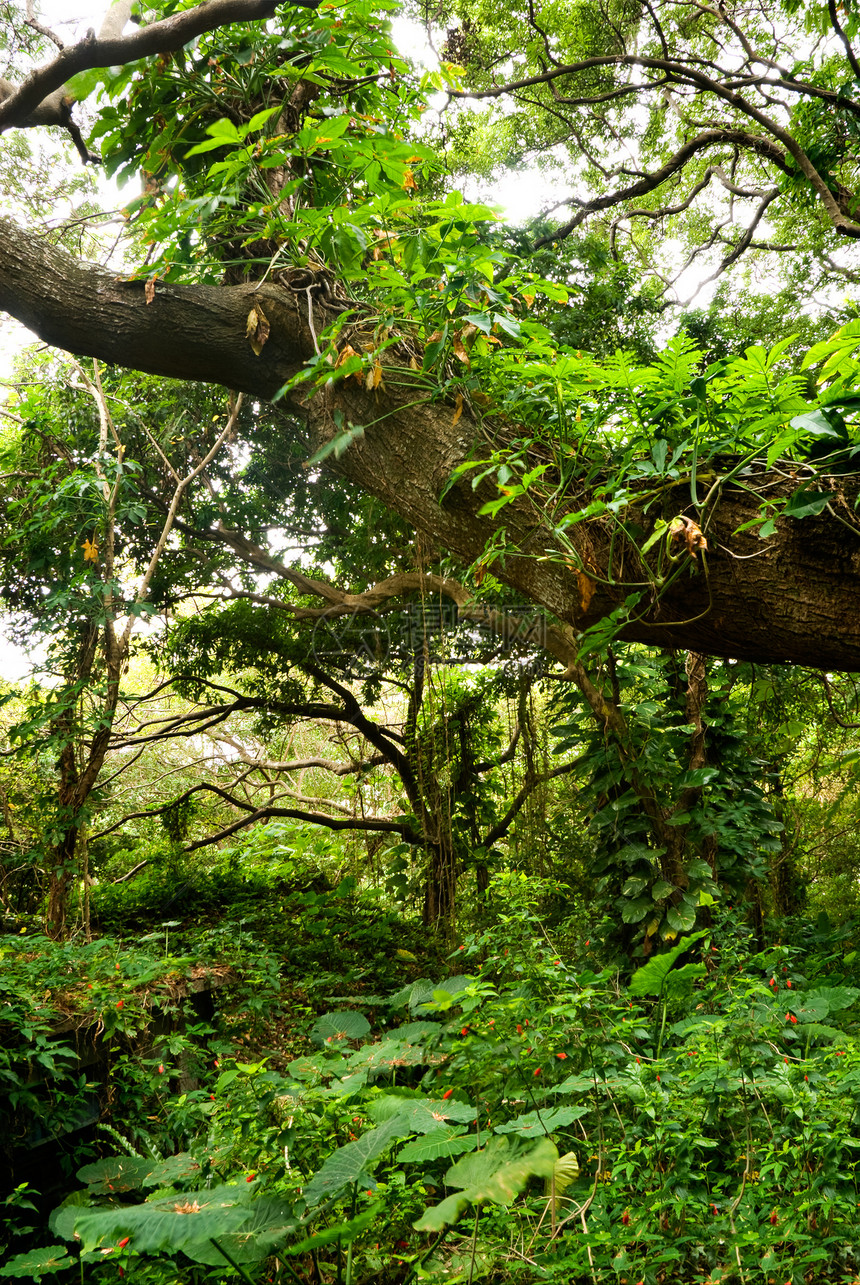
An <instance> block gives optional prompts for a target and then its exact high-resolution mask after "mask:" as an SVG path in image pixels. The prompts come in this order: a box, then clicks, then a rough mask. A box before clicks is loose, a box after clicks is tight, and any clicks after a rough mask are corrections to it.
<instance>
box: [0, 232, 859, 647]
mask: <svg viewBox="0 0 860 1285" xmlns="http://www.w3.org/2000/svg"><path fill="white" fill-rule="evenodd" d="M255 302H259V303H261V305H262V307H263V308H264V309H265V311H266V315H267V317H268V318H269V321H270V325H271V330H270V334H269V338H268V341H267V342H266V344H265V345H264V347H263V349H262V351H261V352H260V354H259V355H256V354H255V353H254V352H253V350H252V349H251V346H250V343H249V342H248V340H247V338H246V321H247V316H248V312H249V310H250V308H251V306H252V304H253V303H255ZM0 308H4V309H6V310H7V311H9V312H10V313H11V314H12V315H13V316H15V317H17V318H18V320H20V321H22V322H24V323H25V324H26V325H28V326H29V327H30V328H31V329H32V330H34V331H35V332H36V333H37V334H38V335H39V336H40V338H42V339H43V340H45V341H46V342H49V343H53V344H56V345H57V346H58V347H61V348H65V349H67V350H69V351H71V352H74V353H77V354H78V355H83V354H87V355H91V356H96V357H99V358H101V359H102V360H104V361H106V362H112V363H115V364H118V365H124V366H130V367H132V368H134V369H138V370H144V371H149V372H151V373H154V374H159V375H167V376H173V377H175V378H179V379H185V380H201V381H207V382H213V383H222V384H226V385H227V386H228V387H231V388H234V389H238V390H244V391H246V392H249V393H251V394H252V395H255V396H258V397H264V398H266V397H268V398H271V397H273V396H274V395H275V394H276V393H277V392H278V391H279V389H280V388H281V387H282V386H283V384H284V382H285V381H286V380H287V379H288V378H289V377H290V376H291V375H293V374H295V373H296V372H297V371H298V370H300V369H301V368H302V367H303V364H304V362H305V361H306V360H307V359H309V358H310V357H311V356H313V355H314V344H313V337H312V335H311V332H310V329H309V326H308V318H307V308H306V306H304V300H302V302H301V303H299V302H298V301H297V300H296V297H295V296H294V295H293V294H292V293H291V292H289V291H287V290H285V289H283V288H282V287H280V286H277V285H274V284H272V283H266V284H265V285H263V286H260V287H258V288H257V289H256V290H255V289H254V287H253V286H250V285H248V286H234V287H226V286H225V287H214V286H173V285H170V286H161V285H159V286H157V287H156V290H155V294H154V297H153V299H152V302H151V303H147V302H146V297H145V294H144V288H143V284H142V283H138V282H128V281H121V280H117V279H116V278H115V277H114V276H112V275H111V274H110V273H107V272H105V271H103V270H102V269H99V268H97V267H94V266H92V265H88V264H84V263H79V262H77V261H75V260H73V259H72V258H70V256H68V255H67V254H65V252H63V251H62V250H59V249H56V248H54V247H52V246H50V245H48V244H47V243H46V242H44V241H42V240H40V239H39V238H38V237H36V236H34V235H33V234H28V233H25V232H23V231H21V230H20V229H18V228H17V227H16V226H15V225H14V224H13V223H12V222H11V221H10V220H8V219H2V218H0ZM386 360H387V362H388V365H387V366H386V368H385V369H386V377H385V379H384V380H383V383H382V384H381V385H380V386H379V387H378V388H377V389H376V390H372V391H367V389H366V387H365V383H364V381H361V382H359V381H356V380H354V379H350V380H343V381H340V382H339V383H337V384H333V385H329V386H328V387H327V389H326V390H325V391H324V392H320V393H318V394H317V395H316V396H315V397H313V398H310V399H308V398H304V399H302V398H300V397H299V396H297V395H296V396H292V398H291V400H290V410H291V412H292V413H294V414H296V415H299V416H301V417H302V418H303V419H304V421H305V425H306V431H307V435H308V439H309V441H310V443H311V446H312V449H313V448H314V447H316V446H321V445H323V444H324V443H326V442H328V441H330V440H331V438H332V436H333V434H334V432H335V428H334V419H333V416H334V412H335V411H339V412H340V413H341V414H342V415H343V417H344V421H345V422H348V423H352V424H361V425H363V426H364V436H363V438H361V439H360V440H356V441H355V442H354V443H353V444H352V445H351V446H350V448H349V449H348V450H347V451H345V452H344V453H343V455H341V457H340V459H335V458H334V457H333V456H329V458H328V459H327V461H326V467H330V468H331V469H332V470H334V471H335V472H336V473H338V474H339V475H340V476H341V477H342V478H343V480H344V481H345V483H346V484H347V485H349V486H355V487H360V488H362V489H364V490H366V491H368V492H370V493H371V494H373V495H375V496H377V497H378V498H379V499H380V500H381V501H382V502H383V503H385V504H387V505H388V506H389V507H390V508H391V509H392V510H394V511H395V512H397V513H398V514H399V515H400V516H401V517H402V518H403V519H404V520H405V521H406V522H408V523H410V524H411V525H412V526H414V527H416V528H417V529H418V530H420V531H422V532H423V533H424V534H425V535H426V536H427V537H428V538H429V539H430V540H431V541H432V542H434V543H435V544H438V545H441V546H442V547H444V548H447V549H449V550H450V551H451V553H452V554H454V555H455V556H457V557H458V558H460V559H461V560H462V561H464V562H465V563H466V564H469V563H471V562H474V561H475V560H476V559H478V558H481V557H482V556H483V554H484V552H485V549H486V547H487V544H488V542H489V541H490V540H492V539H493V537H494V535H495V533H496V531H497V525H498V524H497V521H495V520H494V519H492V518H490V517H487V516H485V515H482V514H481V513H480V509H481V507H482V506H483V504H484V503H485V502H486V500H487V499H488V498H492V497H493V496H494V495H495V492H494V491H488V490H486V489H484V488H483V487H479V488H478V489H477V491H473V490H472V487H471V485H470V483H469V482H468V481H464V482H462V483H460V484H458V485H456V486H454V487H450V488H448V489H447V491H446V488H447V487H448V483H449V481H450V478H451V475H452V472H453V470H454V469H455V468H456V467H457V465H459V464H461V463H462V462H463V461H464V460H466V459H470V458H472V457H473V456H474V453H475V442H476V440H478V439H480V438H481V435H482V432H483V430H482V429H481V426H480V425H479V424H478V423H477V422H476V421H475V420H473V419H470V417H469V415H468V413H464V414H463V415H462V416H461V417H460V418H459V420H458V419H457V417H456V415H455V413H454V409H453V407H452V406H451V405H446V404H445V403H444V402H443V401H433V400H431V399H430V398H429V397H427V395H426V394H425V393H424V392H422V390H421V389H420V388H416V387H415V386H414V383H412V384H411V385H410V380H412V379H413V376H412V373H411V371H410V369H409V366H408V362H407V361H406V359H399V358H397V357H396V356H394V355H392V354H389V355H388V356H387V358H386ZM511 431H515V429H513V430H511ZM480 449H483V447H482V448H480ZM823 481H824V485H825V486H830V483H829V482H828V481H827V480H826V479H824V480H823ZM765 482H767V483H768V484H772V485H773V488H774V489H773V490H772V491H769V492H768V494H769V496H778V495H780V494H782V495H787V494H790V493H792V491H793V490H795V489H796V487H797V484H798V483H797V480H792V479H787V478H783V479H780V478H779V477H778V476H777V475H765V474H764V472H763V473H762V477H761V484H764V483H765ZM832 489H834V490H837V489H838V491H839V496H840V498H839V500H838V501H834V506H835V505H837V504H838V506H839V509H840V511H841V512H842V513H843V514H845V515H848V517H847V519H846V520H848V523H849V528H850V527H851V515H852V514H853V512H854V509H853V505H854V501H855V499H856V498H857V494H858V489H860V488H858V482H857V479H856V478H853V477H846V478H840V479H839V480H838V487H837V486H836V485H834V486H833V487H832ZM443 491H446V494H445V498H444V500H443V501H442V502H441V503H440V500H439V497H440V495H442V493H443ZM718 495H719V501H718V503H717V505H716V508H713V506H712V508H713V512H712V515H711V521H710V525H709V529H708V540H709V543H710V544H711V547H712V550H713V552H712V554H711V555H710V556H709V559H708V565H707V569H705V568H703V567H701V566H699V565H698V564H697V565H693V564H692V562H691V563H690V565H689V566H688V567H686V568H685V569H683V573H682V574H680V575H678V576H676V577H675V578H674V580H673V582H672V585H671V586H670V587H669V588H667V589H665V590H664V592H663V593H662V595H661V596H660V597H659V598H655V599H654V600H653V601H652V602H651V603H650V604H649V603H645V604H643V606H642V607H641V608H640V612H641V614H640V615H639V616H638V617H637V619H636V620H634V621H630V622H628V624H627V625H626V626H625V627H624V630H623V634H622V636H623V637H625V638H628V639H630V640H636V641H644V642H648V643H650V644H652V645H654V646H669V647H680V648H685V649H690V650H694V651H700V652H704V653H708V654H712V655H720V656H735V657H740V658H749V659H757V660H762V661H765V660H767V661H784V660H790V661H795V662H797V663H801V664H807V665H812V666H816V667H823V668H832V669H848V670H860V613H858V612H857V611H856V610H855V601H856V584H857V580H858V577H860V533H855V531H854V530H853V528H851V529H848V530H846V526H845V525H844V524H842V523H840V522H839V521H838V520H837V519H836V517H835V516H831V514H830V513H829V512H828V511H825V512H824V513H822V514H821V516H819V517H815V518H807V519H805V520H804V521H802V522H798V521H795V520H792V519H784V520H782V521H781V522H780V524H779V528H778V532H777V535H776V537H775V538H774V539H772V540H771V541H769V542H766V543H762V542H760V541H759V540H758V539H757V537H756V536H755V535H754V534H752V533H750V532H749V531H744V532H742V533H741V534H736V532H737V531H738V528H740V527H741V526H742V525H743V524H744V523H746V522H748V521H750V519H752V518H753V517H754V516H755V515H756V512H757V509H758V498H757V496H756V495H755V493H754V491H753V490H752V489H750V484H749V479H746V484H745V487H744V488H743V489H742V488H735V487H733V486H732V485H724V486H723V487H722V489H720V490H719V492H718ZM667 502H671V503H674V504H676V505H677V506H678V508H679V509H683V507H684V505H687V504H688V503H689V487H688V486H685V487H684V488H683V490H681V489H679V491H678V493H677V499H676V500H673V499H672V497H671V496H669V495H667ZM630 516H631V518H632V519H633V520H634V521H636V522H638V523H639V524H640V525H641V526H642V527H643V528H644V529H646V530H647V529H649V523H650V522H651V521H653V516H652V517H648V516H647V515H645V514H642V513H637V512H636V508H635V504H634V505H633V506H632V509H631V515H630ZM505 523H506V528H507V535H508V540H509V542H510V545H511V546H512V547H513V548H515V549H517V550H518V556H515V557H507V558H506V559H505V560H504V561H498V562H496V563H494V564H493V574H494V575H497V576H498V577H499V578H500V579H502V580H504V581H505V582H506V583H508V584H509V585H510V586H511V587H512V588H513V589H514V591H515V593H516V595H517V597H518V598H519V601H520V602H524V603H535V604H538V605H540V606H542V607H544V608H546V609H547V611H549V612H550V613H551V615H552V616H554V617H556V618H557V620H558V621H560V622H561V625H560V628H561V629H562V638H561V639H560V642H565V643H566V644H567V647H568V651H570V649H572V648H573V647H575V645H576V634H577V633H578V632H579V631H581V630H582V629H583V628H585V627H587V626H588V625H590V624H593V623H595V622H596V621H597V620H598V619H600V618H601V617H603V616H604V615H605V614H606V613H607V612H609V611H611V610H613V609H614V608H615V607H617V606H618V605H619V604H620V603H621V602H623V600H624V597H625V596H626V593H627V592H628V590H627V589H625V586H624V584H623V582H618V580H617V577H616V573H615V571H614V570H612V569H610V568H609V566H608V564H609V555H610V545H612V546H613V547H614V550H615V553H614V557H615V563H614V564H613V565H614V566H615V567H617V566H618V565H619V564H618V557H619V555H620V554H622V553H623V557H624V558H625V559H626V560H627V561H628V562H629V563H630V564H631V565H636V562H637V559H638V557H639V554H638V551H637V549H636V547H635V545H630V544H628V543H627V542H626V541H624V540H623V539H622V538H621V537H620V536H619V535H617V534H616V536H615V537H614V539H613V537H612V533H611V531H610V530H609V529H608V528H607V527H606V526H605V525H603V524H601V523H600V522H582V523H579V524H577V525H576V526H574V527H572V528H570V532H571V535H570V538H571V541H572V543H573V545H574V547H575V548H576V550H577V556H578V557H579V559H580V564H579V566H577V565H576V562H575V559H572V558H571V557H563V556H561V553H560V551H558V553H554V552H553V536H552V533H551V531H550V530H549V529H548V528H547V527H546V526H545V525H544V524H543V522H542V520H541V516H540V513H539V512H536V511H535V510H534V509H532V508H531V507H529V506H526V505H522V506H521V505H519V504H512V505H509V506H508V507H507V508H506V510H505ZM750 555H755V556H750ZM589 565H594V566H595V567H598V568H600V567H602V568H603V570H604V572H606V571H611V574H604V575H603V576H601V577H599V579H596V580H595V584H594V591H593V595H592V596H591V597H590V598H589V599H588V601H587V602H585V600H584V598H583V595H582V592H581V587H582V586H581V581H580V579H579V576H580V574H581V568H582V567H584V566H589ZM553 654H555V653H553ZM560 659H561V657H560ZM568 667H569V666H568Z"/></svg>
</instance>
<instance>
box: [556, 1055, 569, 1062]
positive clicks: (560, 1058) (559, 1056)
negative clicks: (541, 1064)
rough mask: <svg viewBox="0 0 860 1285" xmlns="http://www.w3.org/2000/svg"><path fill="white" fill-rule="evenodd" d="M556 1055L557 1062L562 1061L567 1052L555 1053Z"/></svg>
mask: <svg viewBox="0 0 860 1285" xmlns="http://www.w3.org/2000/svg"><path fill="white" fill-rule="evenodd" d="M556 1057H557V1058H558V1060H559V1062H563V1061H564V1059H565V1058H566V1057H567V1054H566V1053H556Z"/></svg>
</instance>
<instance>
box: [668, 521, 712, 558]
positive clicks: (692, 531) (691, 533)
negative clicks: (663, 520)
mask: <svg viewBox="0 0 860 1285" xmlns="http://www.w3.org/2000/svg"><path fill="white" fill-rule="evenodd" d="M669 539H670V541H671V542H672V544H675V543H676V541H678V540H683V541H684V543H685V544H686V546H687V552H688V553H689V555H690V557H691V558H693V559H694V561H698V555H699V552H700V551H701V552H702V553H707V552H708V541H707V540H706V539H705V535H704V532H703V531H702V528H701V527H700V526H699V524H698V522H694V521H693V519H692V518H688V517H687V516H686V515H685V514H683V513H681V514H679V515H678V517H676V518H673V519H672V521H671V522H670V523H669Z"/></svg>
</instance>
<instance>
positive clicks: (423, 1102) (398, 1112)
mask: <svg viewBox="0 0 860 1285" xmlns="http://www.w3.org/2000/svg"><path fill="white" fill-rule="evenodd" d="M476 1114H477V1112H476V1110H475V1108H474V1107H473V1106H471V1105H470V1103H468V1102H459V1101H458V1100H457V1099H456V1098H454V1097H450V1098H447V1099H441V1098H426V1097H421V1098H408V1097H399V1096H396V1095H395V1094H383V1095H382V1096H381V1097H379V1098H377V1099H376V1100H375V1101H374V1102H373V1103H372V1104H371V1107H370V1116H371V1119H372V1120H374V1121H375V1123H377V1124H382V1123H383V1121H385V1120H393V1119H394V1117H395V1116H399V1117H400V1119H401V1120H402V1121H404V1122H405V1124H406V1126H407V1127H406V1130H405V1131H406V1132H407V1133H432V1132H433V1130H434V1129H438V1128H439V1127H440V1126H441V1125H443V1124H444V1123H445V1121H446V1120H456V1121H457V1122H458V1123H460V1124H466V1123H470V1122H471V1121H472V1120H474V1119H475V1116H476Z"/></svg>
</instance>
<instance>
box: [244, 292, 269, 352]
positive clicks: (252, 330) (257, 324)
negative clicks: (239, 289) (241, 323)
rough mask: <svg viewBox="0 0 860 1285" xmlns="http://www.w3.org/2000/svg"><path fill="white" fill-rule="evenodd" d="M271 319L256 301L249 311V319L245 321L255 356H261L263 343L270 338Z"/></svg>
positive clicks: (248, 338) (246, 334) (246, 333)
mask: <svg viewBox="0 0 860 1285" xmlns="http://www.w3.org/2000/svg"><path fill="white" fill-rule="evenodd" d="M269 330H270V326H269V319H268V317H267V316H266V314H265V313H264V312H263V309H262V308H261V307H260V305H259V304H258V303H255V304H254V306H253V308H252V309H251V311H250V312H249V313H248V320H247V322H246V323H245V337H246V339H247V340H248V342H249V343H250V345H251V349H252V351H253V353H254V355H255V357H259V355H260V353H261V352H262V351H263V345H264V344H265V342H266V340H267V339H268V338H269Z"/></svg>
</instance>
